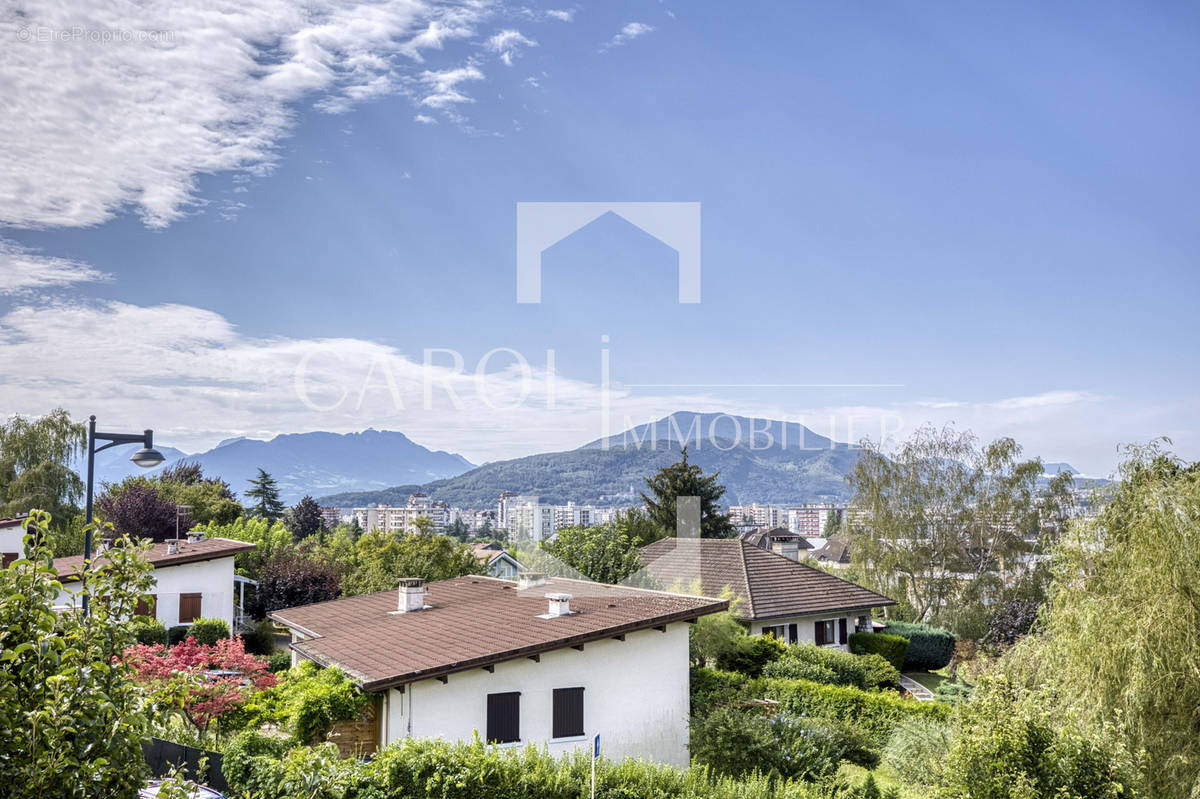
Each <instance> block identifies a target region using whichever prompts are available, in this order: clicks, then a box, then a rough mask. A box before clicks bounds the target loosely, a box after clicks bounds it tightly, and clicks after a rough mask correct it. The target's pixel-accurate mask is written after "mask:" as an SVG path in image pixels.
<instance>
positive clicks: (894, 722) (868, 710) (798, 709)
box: [749, 678, 951, 745]
mask: <svg viewBox="0 0 1200 799" xmlns="http://www.w3.org/2000/svg"><path fill="white" fill-rule="evenodd" d="M749 691H750V692H751V693H752V694H753V695H755V696H762V697H765V698H767V699H774V700H775V701H777V702H779V706H780V708H781V709H783V710H788V711H791V712H793V713H803V714H806V715H809V716H814V717H817V718H830V719H836V720H838V721H844V722H847V723H849V724H853V725H855V726H857V727H859V728H860V729H862V730H863V731H865V732H866V733H868V734H869V735H870V736H871V737H872V739H874V740H875V742H876V743H877V744H879V745H883V744H884V743H886V742H887V740H888V738H890V737H891V734H892V732H893V731H894V730H895V729H896V727H897V726H898V725H899V724H900V723H901V722H902V721H904V720H906V719H911V718H927V719H933V720H935V721H945V720H947V719H949V718H950V714H951V708H950V706H949V705H944V704H942V703H940V702H918V701H916V700H915V699H904V698H902V697H900V696H898V695H897V694H894V693H892V692H890V691H878V692H877V691H863V690H861V689H859V688H850V687H848V686H842V685H822V684H820V683H815V682H810V681H808V680H782V679H771V678H762V679H759V680H756V681H754V682H753V683H751V685H750V687H749Z"/></svg>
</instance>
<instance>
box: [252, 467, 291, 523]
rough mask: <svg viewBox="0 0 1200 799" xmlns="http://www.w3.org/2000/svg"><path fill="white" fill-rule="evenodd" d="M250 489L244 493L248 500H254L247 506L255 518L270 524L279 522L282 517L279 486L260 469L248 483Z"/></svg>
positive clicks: (282, 506)
mask: <svg viewBox="0 0 1200 799" xmlns="http://www.w3.org/2000/svg"><path fill="white" fill-rule="evenodd" d="M250 486H251V488H250V489H249V490H248V491H247V492H246V496H247V497H248V498H249V499H252V500H255V502H254V504H253V505H249V506H247V509H248V510H250V511H251V512H252V513H253V514H254V515H255V516H257V517H258V518H260V519H266V520H267V521H270V522H276V521H279V519H280V518H282V517H283V509H284V505H283V501H282V500H280V499H279V485H278V484H277V483H276V482H275V478H274V477H272V476H271V475H269V474H267V472H266V470H264V469H262V468H261V467H260V468H259V470H258V476H257V477H255V478H254V479H253V480H251V481H250Z"/></svg>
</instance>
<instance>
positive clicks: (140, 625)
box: [129, 616, 167, 646]
mask: <svg viewBox="0 0 1200 799" xmlns="http://www.w3.org/2000/svg"><path fill="white" fill-rule="evenodd" d="M129 627H130V629H132V630H133V636H134V638H136V639H137V642H138V643H139V644H163V645H164V646H165V645H166V643H167V628H166V627H165V626H163V623H162V622H161V621H159V620H158V619H156V618H154V617H153V616H134V617H133V620H132V621H130V622H129Z"/></svg>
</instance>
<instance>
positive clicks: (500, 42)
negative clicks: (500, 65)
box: [486, 29, 537, 67]
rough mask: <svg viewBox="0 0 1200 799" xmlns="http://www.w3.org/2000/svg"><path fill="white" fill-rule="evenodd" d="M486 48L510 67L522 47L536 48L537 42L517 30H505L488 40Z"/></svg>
mask: <svg viewBox="0 0 1200 799" xmlns="http://www.w3.org/2000/svg"><path fill="white" fill-rule="evenodd" d="M486 47H487V49H488V50H489V51H490V52H493V53H499V55H500V60H501V61H503V62H504V63H505V65H507V66H510V67H511V66H512V63H513V58H514V57H516V56H517V55H519V54H520V51H521V48H522V47H537V42H535V41H533V40H532V39H530V38H528V37H526V36H525V35H523V34H522V33H521V32H520V31H518V30H512V29H506V30H502V31H500V32H498V33H496V34H494V35H493V36H492V37H491V38H490V39H488V40H487V45H486Z"/></svg>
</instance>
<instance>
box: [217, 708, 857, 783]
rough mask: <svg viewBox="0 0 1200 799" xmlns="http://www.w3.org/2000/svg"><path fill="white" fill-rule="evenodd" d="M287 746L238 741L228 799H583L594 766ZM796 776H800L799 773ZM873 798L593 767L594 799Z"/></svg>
mask: <svg viewBox="0 0 1200 799" xmlns="http://www.w3.org/2000/svg"><path fill="white" fill-rule="evenodd" d="M760 718H761V717H760ZM291 746H293V744H292V743H288V742H280V741H277V740H272V739H265V738H263V736H261V735H255V734H246V735H243V736H240V737H239V738H238V739H237V740H236V741H235V743H234V745H233V746H231V747H230V752H229V754H226V756H225V776H226V779H227V780H228V782H229V787H230V791H229V794H230V795H231V796H254V797H255V799H284V798H285V797H287V799H294V797H298V796H304V797H308V799H395V798H396V797H406V799H450V798H452V799H496V798H497V797H503V798H504V799H579V797H580V796H587V795H588V794H589V786H590V775H591V767H592V760H591V752H590V751H587V750H586V749H585V750H583V751H576V752H574V753H572V754H569V755H565V756H563V757H555V756H553V755H551V754H550V753H549V752H548V751H546V750H545V749H544V748H543V749H537V748H535V747H526V748H524V749H498V748H496V747H494V746H485V745H483V743H482V742H480V741H478V740H477V741H476V742H475V743H449V742H446V741H442V740H436V739H406V740H404V741H402V742H398V743H395V744H392V745H390V746H388V747H387V748H385V749H384V750H383V751H381V752H380V753H379V754H378V755H377V756H376V757H375V759H374V760H372V761H371V762H369V763H367V762H364V761H361V760H358V759H357V758H348V759H346V760H339V759H338V758H337V757H336V750H335V748H334V747H333V746H332V745H330V744H326V745H324V746H321V747H303V746H299V747H295V748H290V747H291ZM289 748H290V749H289ZM793 760H794V758H793ZM784 762H785V763H786V761H784ZM800 767H801V768H807V767H806V766H805V764H804V763H801V766H800ZM789 768H794V767H792V766H789ZM877 796H878V794H864V793H861V792H859V791H857V790H849V791H848V789H847V788H846V787H845V786H840V785H834V784H832V783H825V782H822V783H820V784H812V783H809V782H805V781H803V780H789V779H786V778H781V777H778V776H776V777H769V776H759V775H750V776H745V777H741V778H733V777H722V776H719V775H716V774H714V773H712V772H711V771H710V770H709V769H707V768H706V767H704V766H702V765H700V764H699V763H697V764H696V765H694V766H692V767H691V768H688V769H675V768H670V767H668V766H661V765H656V764H654V763H647V762H644V761H639V760H625V761H621V762H614V761H610V760H607V759H605V758H600V759H599V760H597V761H596V797H597V799H651V798H652V799H850V797H853V798H854V799H868V797H870V799H876V797H877Z"/></svg>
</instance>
